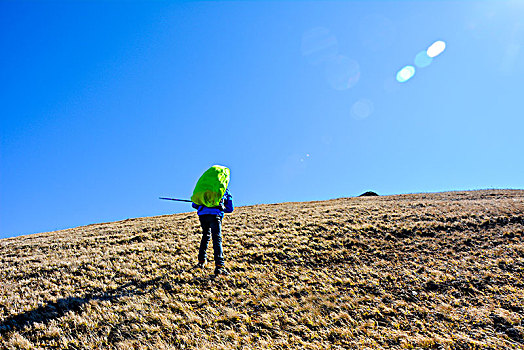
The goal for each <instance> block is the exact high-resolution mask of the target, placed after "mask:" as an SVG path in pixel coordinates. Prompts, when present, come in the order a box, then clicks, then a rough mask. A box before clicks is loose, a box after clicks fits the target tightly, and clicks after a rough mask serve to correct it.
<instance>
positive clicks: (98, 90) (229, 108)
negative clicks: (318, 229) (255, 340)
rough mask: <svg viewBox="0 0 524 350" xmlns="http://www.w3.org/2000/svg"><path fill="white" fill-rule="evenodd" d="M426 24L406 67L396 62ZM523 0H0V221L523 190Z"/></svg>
mask: <svg viewBox="0 0 524 350" xmlns="http://www.w3.org/2000/svg"><path fill="white" fill-rule="evenodd" d="M437 40H442V41H445V42H446V50H445V51H444V52H443V53H442V54H441V55H439V56H437V57H435V58H434V59H433V61H432V62H431V64H430V65H429V66H428V67H424V68H419V67H415V68H416V73H415V75H414V77H413V78H412V79H410V80H409V81H407V82H404V83H399V82H397V81H396V80H395V77H396V74H397V72H398V71H399V70H400V69H401V68H402V67H404V66H406V65H414V61H415V56H416V55H417V54H418V53H419V52H421V51H423V50H425V49H427V47H428V46H429V45H431V44H432V43H433V42H435V41H437ZM523 45H524V2H522V1H478V2H476V1H456V2H444V1H442V2H438V1H417V2H414V1H413V2H410V1H361V2H356V1H355V2H353V1H344V2H300V1H290V2H280V1H270V2H259V1H256V2H240V1H236V2H167V1H155V2H140V1H132V2H126V1H108V2H104V1H85V2H57V1H53V2H47V1H38V2H37V1H35V2H23V1H2V2H0V47H1V51H2V55H1V56H0V63H1V64H0V74H1V81H2V84H1V86H0V91H1V93H0V107H1V112H2V114H1V121H0V237H10V236H17V235H22V234H30V233H35V232H45V231H53V230H58V229H65V228H70V227H76V226H81V225H87V224H92V223H98V222H108V221H115V220H122V219H126V218H133V217H144V216H155V215H164V214H171V213H178V212H189V211H191V208H190V205H188V204H179V203H174V202H167V201H161V200H158V197H159V196H171V197H178V198H189V197H190V196H191V193H192V191H193V187H194V185H195V183H196V181H197V179H198V177H199V176H200V175H201V173H202V172H204V171H205V170H206V169H207V168H208V167H210V166H211V165H213V164H222V165H226V166H228V167H230V169H231V174H232V178H231V183H230V189H231V191H232V193H233V195H234V199H235V202H236V205H251V204H258V203H277V202H287V201H311V200H324V199H331V198H338V197H349V196H355V195H358V194H360V193H362V192H365V191H368V190H373V191H375V192H378V193H379V194H384V195H386V194H401V193H414V192H436V191H447V190H468V189H481V188H524V161H523V155H522V154H524V137H523V136H522V135H523V132H524V102H523V101H524V100H523V97H522V96H523V88H522V82H523V81H524V64H523V63H524V49H523V48H522V46H523Z"/></svg>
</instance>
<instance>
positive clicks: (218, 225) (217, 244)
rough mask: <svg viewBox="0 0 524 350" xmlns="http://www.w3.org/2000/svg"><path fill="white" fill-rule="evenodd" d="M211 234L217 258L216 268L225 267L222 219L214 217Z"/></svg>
mask: <svg viewBox="0 0 524 350" xmlns="http://www.w3.org/2000/svg"><path fill="white" fill-rule="evenodd" d="M210 226H211V234H212V236H213V253H214V257H215V267H217V268H218V267H223V266H224V252H223V250H222V217H220V216H219V215H216V216H213V220H212V221H211V222H210Z"/></svg>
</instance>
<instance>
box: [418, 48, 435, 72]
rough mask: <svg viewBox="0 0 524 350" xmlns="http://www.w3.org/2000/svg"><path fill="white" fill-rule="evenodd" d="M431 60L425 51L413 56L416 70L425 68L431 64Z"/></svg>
mask: <svg viewBox="0 0 524 350" xmlns="http://www.w3.org/2000/svg"><path fill="white" fill-rule="evenodd" d="M432 61H433V58H431V57H429V56H428V54H427V52H426V51H420V52H419V53H418V54H417V55H416V56H415V66H417V67H418V68H425V67H427V66H429V65H430V64H431V62H432Z"/></svg>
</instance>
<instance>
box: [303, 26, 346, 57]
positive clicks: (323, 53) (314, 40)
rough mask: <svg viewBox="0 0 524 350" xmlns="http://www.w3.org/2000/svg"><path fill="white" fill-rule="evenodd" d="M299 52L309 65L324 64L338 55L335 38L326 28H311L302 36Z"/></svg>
mask: <svg viewBox="0 0 524 350" xmlns="http://www.w3.org/2000/svg"><path fill="white" fill-rule="evenodd" d="M301 51H302V55H303V56H304V57H306V58H307V60H308V61H309V63H310V64H312V65H317V64H320V63H324V62H326V61H327V60H329V59H330V58H332V57H334V56H336V55H337V54H338V42H337V38H336V37H335V36H334V35H333V34H332V33H331V32H330V31H329V29H327V28H323V27H316V28H312V29H310V30H308V31H306V32H305V33H304V34H303V35H302V46H301Z"/></svg>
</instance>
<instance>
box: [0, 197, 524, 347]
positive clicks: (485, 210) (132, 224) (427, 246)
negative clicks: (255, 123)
mask: <svg viewBox="0 0 524 350" xmlns="http://www.w3.org/2000/svg"><path fill="white" fill-rule="evenodd" d="M523 230H524V191H519V190H489V191H472V192H450V193H437V194H416V195H400V196H388V197H372V198H371V197H369V198H366V197H361V198H342V199H335V200H330V201H323V202H309V203H283V204H274V205H257V206H250V207H242V208H237V210H236V211H235V213H233V214H231V215H228V216H227V217H226V218H225V220H224V249H225V253H226V264H227V267H228V268H229V269H230V271H232V274H231V275H230V276H226V277H220V278H218V279H216V280H214V279H210V278H209V275H210V274H211V272H212V266H210V267H209V269H208V270H206V271H199V270H190V269H189V268H190V267H191V266H193V264H194V263H196V256H197V245H198V242H199V239H200V227H199V223H198V219H197V217H196V214H195V213H192V214H177V215H170V216H161V217H153V218H141V219H132V220H125V221H121V222H115V223H105V224H96V225H90V226H86V227H79V228H75V229H70V230H64V231H58V232H51V233H42V234H35V235H30V236H24V237H18V238H10V239H3V240H0V348H6V349H52V348H64V349H108V348H109V349H133V348H135V349H141V348H149V349H183V348H196V349H211V348H223V349H236V348H245V349H255V348H256V349H259V348H273V349H287V348H300V349H328V348H329V349H347V348H358V349H377V348H384V349H401V348H408V349H409V348H417V349H419V348H430V349H448V348H449V349H471V348H492V349H508V348H515V349H517V348H518V349H524V340H523V337H524V327H523V326H524V322H523V318H524V305H523V300H524V281H523V274H524V238H523ZM211 265H212V264H211Z"/></svg>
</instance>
